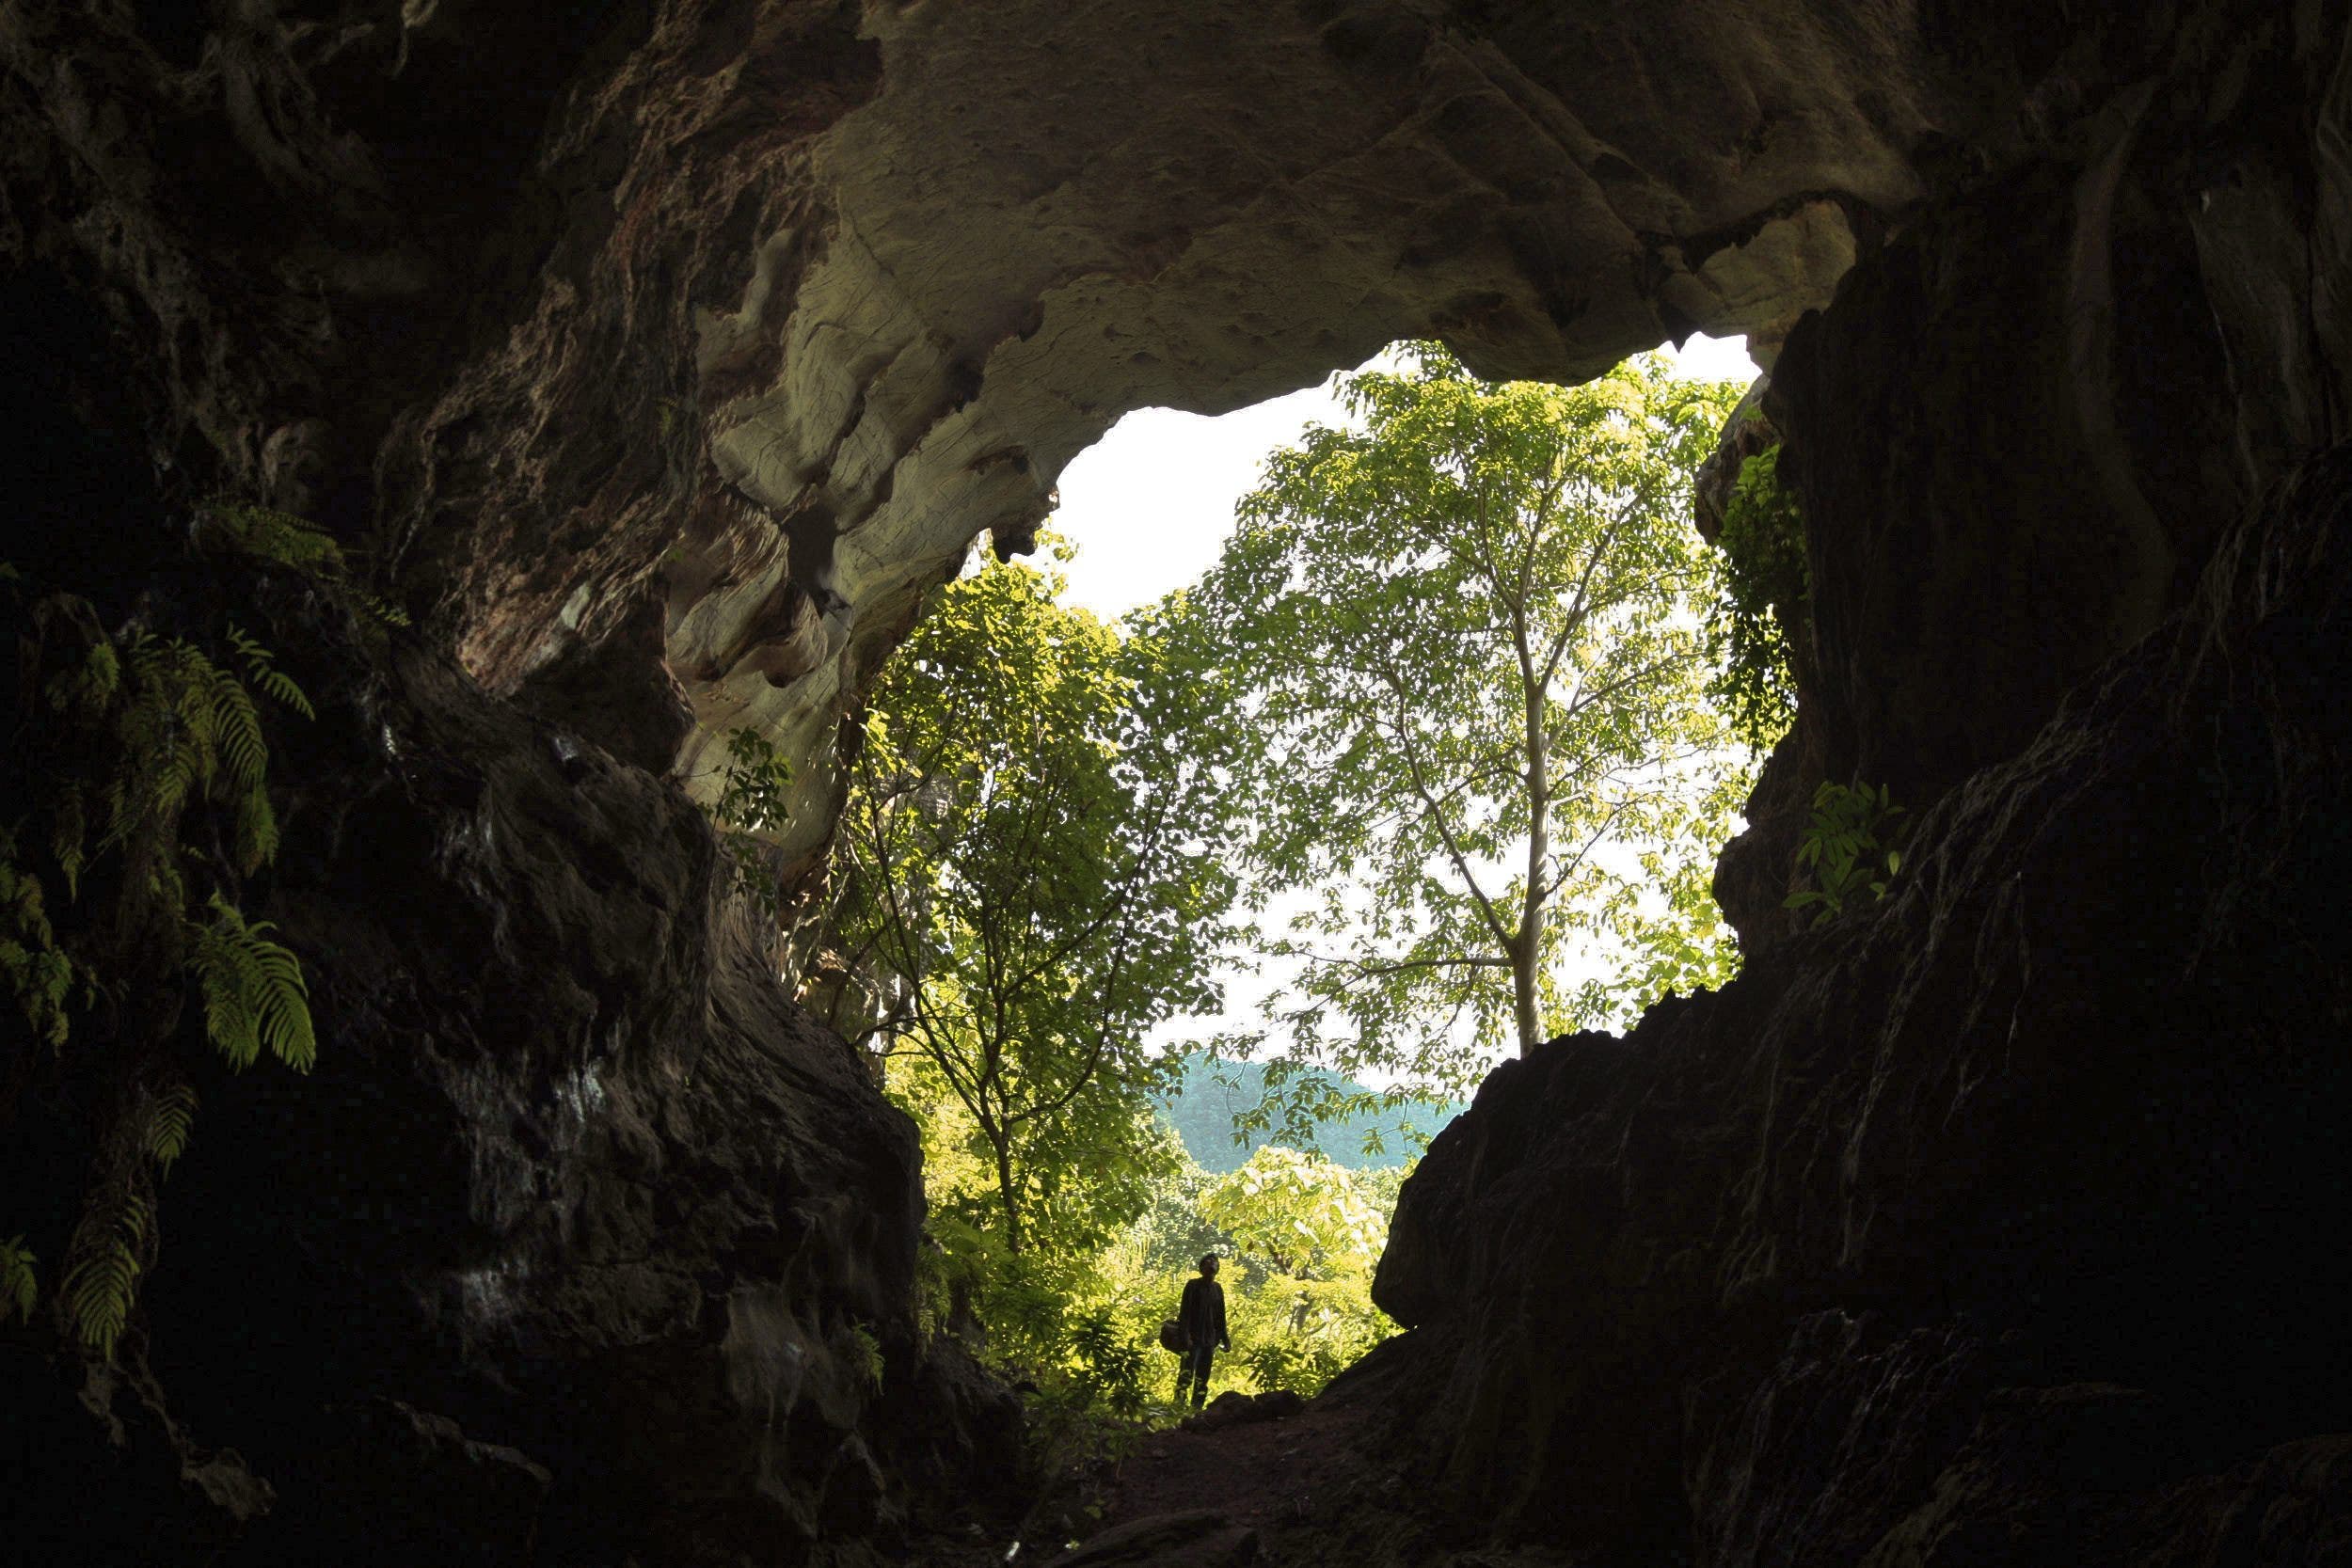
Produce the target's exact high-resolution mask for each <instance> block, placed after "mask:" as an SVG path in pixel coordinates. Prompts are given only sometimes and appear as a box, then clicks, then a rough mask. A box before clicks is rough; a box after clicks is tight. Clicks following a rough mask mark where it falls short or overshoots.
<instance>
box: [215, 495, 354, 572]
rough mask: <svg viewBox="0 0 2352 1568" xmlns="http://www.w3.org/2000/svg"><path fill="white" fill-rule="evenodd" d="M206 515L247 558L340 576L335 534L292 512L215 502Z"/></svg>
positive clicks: (340, 547)
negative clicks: (251, 557) (248, 556)
mask: <svg viewBox="0 0 2352 1568" xmlns="http://www.w3.org/2000/svg"><path fill="white" fill-rule="evenodd" d="M205 515H206V516H208V517H210V518H211V519H212V520H213V521H214V522H215V523H217V524H219V525H220V527H221V529H222V531H224V532H226V533H227V534H228V535H229V538H230V543H231V544H233V545H235V546H236V547H237V548H238V549H240V550H242V551H244V552H245V553H246V555H250V556H254V557H257V558H259V559H260V560H262V561H275V562H278V564H279V565H281V566H292V567H293V568H294V570H295V571H298V572H309V573H312V574H314V575H318V574H326V575H332V576H337V577H340V576H342V572H343V549H342V546H341V545H339V544H337V543H336V542H335V538H334V535H332V534H330V533H328V532H327V531H326V530H324V529H321V528H318V527H316V526H314V525H312V524H310V523H309V522H306V521H304V520H303V519H302V518H300V517H297V516H295V515H294V514H293V513H291V512H280V511H278V510H277V509H276V508H274V507H267V506H240V505H237V504H235V503H234V502H229V501H214V502H213V503H211V504H210V505H209V506H207V507H206V508H205Z"/></svg>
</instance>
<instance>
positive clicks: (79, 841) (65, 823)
mask: <svg viewBox="0 0 2352 1568" xmlns="http://www.w3.org/2000/svg"><path fill="white" fill-rule="evenodd" d="M56 800H57V803H56V821H55V822H54V823H52V824H51V825H50V830H49V851H50V853H51V854H53V855H55V856H56V857H57V869H59V870H60V871H62V872H64V873H65V895H66V901H67V902H69V903H71V902H72V900H74V899H75V898H78V897H80V896H81V894H82V867H83V866H84V865H86V864H87V863H88V861H87V856H85V855H84V854H83V852H82V845H83V841H84V839H85V838H87V836H88V831H89V830H88V824H87V822H85V821H84V820H83V817H82V786H81V785H80V784H66V785H64V786H63V787H62V788H60V789H59V790H58V791H57V796H56Z"/></svg>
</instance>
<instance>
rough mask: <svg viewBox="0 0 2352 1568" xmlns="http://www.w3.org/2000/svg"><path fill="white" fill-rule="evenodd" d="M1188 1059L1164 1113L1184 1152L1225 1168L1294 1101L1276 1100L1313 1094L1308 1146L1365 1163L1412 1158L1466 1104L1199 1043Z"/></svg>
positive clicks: (1349, 1162)
mask: <svg viewBox="0 0 2352 1568" xmlns="http://www.w3.org/2000/svg"><path fill="white" fill-rule="evenodd" d="M1181 1064H1182V1069H1183V1077H1182V1078H1181V1080H1179V1081H1178V1082H1177V1083H1176V1084H1175V1085H1172V1086H1171V1087H1170V1089H1169V1090H1168V1095H1167V1097H1166V1099H1164V1100H1163V1101H1162V1102H1161V1103H1162V1106H1163V1108H1164V1113H1163V1114H1164V1115H1165V1116H1166V1117H1167V1119H1168V1124H1169V1125H1170V1126H1171V1127H1173V1128H1174V1129H1175V1131H1176V1134H1177V1136H1178V1137H1180V1138H1182V1139H1183V1140H1184V1152H1185V1153H1186V1154H1187V1155H1189V1156H1190V1157H1191V1158H1192V1159H1193V1160H1194V1161H1195V1162H1197V1163H1198V1164H1200V1166H1201V1167H1202V1168H1203V1169H1204V1170H1208V1171H1212V1172H1216V1173H1218V1174H1222V1173H1224V1172H1226V1171H1230V1170H1237V1169H1239V1168H1240V1167H1241V1165H1242V1164H1244V1163H1245V1162H1246V1161H1248V1158H1249V1155H1250V1151H1251V1150H1252V1149H1253V1148H1256V1147H1258V1146H1259V1145H1261V1144H1262V1143H1263V1142H1265V1141H1266V1140H1267V1133H1268V1131H1269V1129H1270V1127H1271V1124H1272V1121H1273V1119H1274V1116H1275V1114H1276V1113H1277V1111H1279V1110H1286V1109H1287V1105H1286V1104H1285V1105H1280V1106H1277V1105H1272V1104H1270V1103H1269V1101H1273V1100H1277V1099H1280V1100H1284V1101H1297V1100H1300V1099H1302V1097H1305V1096H1308V1095H1311V1096H1312V1098H1313V1110H1314V1112H1315V1114H1314V1117H1313V1118H1312V1119H1313V1121H1314V1123H1315V1127H1314V1132H1313V1134H1312V1136H1311V1140H1310V1141H1309V1142H1308V1143H1307V1144H1306V1145H1305V1147H1307V1148H1311V1149H1313V1150H1314V1151H1315V1152H1316V1153H1318V1154H1321V1155H1323V1156H1324V1157H1326V1158H1327V1159H1329V1160H1332V1161H1334V1162H1336V1163H1337V1164H1343V1165H1346V1166H1349V1167H1350V1168H1352V1169H1359V1170H1361V1169H1368V1168H1376V1167H1381V1166H1391V1165H1400V1164H1406V1163H1408V1162H1410V1161H1411V1160H1412V1159H1413V1158H1414V1156H1415V1155H1417V1154H1418V1153H1419V1152H1420V1151H1421V1149H1422V1147H1423V1146H1425V1145H1426V1144H1427V1143H1428V1141H1429V1138H1430V1136H1431V1135H1432V1134H1433V1133H1435V1132H1437V1131H1438V1128H1440V1127H1442V1126H1444V1125H1445V1124H1446V1123H1447V1122H1449V1121H1452V1120H1453V1119H1454V1117H1456V1116H1458V1115H1460V1114H1461V1111H1462V1102H1461V1101H1434V1102H1424V1101H1419V1100H1417V1099H1415V1098H1414V1097H1411V1096H1409V1095H1406V1094H1403V1093H1398V1094H1394V1095H1391V1093H1389V1092H1387V1091H1384V1090H1379V1089H1374V1088H1371V1087H1369V1086H1367V1085H1363V1084H1360V1083H1359V1082H1357V1081H1356V1080H1354V1079H1352V1078H1346V1077H1343V1076H1337V1075H1326V1076H1325V1077H1324V1079H1323V1081H1321V1082H1305V1081H1302V1080H1304V1079H1307V1078H1310V1077H1311V1076H1312V1075H1309V1074H1299V1073H1296V1072H1293V1073H1290V1074H1288V1075H1286V1074H1285V1072H1284V1070H1283V1068H1282V1067H1280V1066H1276V1067H1274V1068H1273V1069H1272V1071H1271V1073H1269V1070H1268V1067H1267V1064H1264V1063H1262V1062H1251V1061H1220V1060H1218V1059H1217V1058H1216V1057H1214V1056H1210V1055H1208V1054H1206V1053H1201V1052H1197V1051H1195V1052H1187V1053H1184V1056H1183V1057H1182V1058H1181ZM1326 1090H1327V1091H1328V1092H1327V1094H1326V1093H1325V1091H1326ZM1199 1250H1200V1249H1199V1248H1197V1247H1196V1248H1195V1249H1194V1251H1195V1252H1196V1253H1198V1252H1199Z"/></svg>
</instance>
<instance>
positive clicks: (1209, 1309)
mask: <svg viewBox="0 0 2352 1568" xmlns="http://www.w3.org/2000/svg"><path fill="white" fill-rule="evenodd" d="M1176 1322H1177V1323H1179V1324H1180V1325H1182V1326H1183V1328H1184V1346H1185V1350H1184V1362H1183V1365H1182V1366H1180V1367H1179V1368H1178V1370H1177V1372H1176V1402H1177V1403H1178V1404H1182V1403H1184V1385H1185V1384H1187V1383H1189V1384H1191V1385H1192V1407H1193V1408H1194V1409H1195V1410H1198V1409H1200V1406H1201V1405H1202V1404H1203V1403H1205V1402H1207V1400H1208V1397H1209V1363H1210V1362H1211V1361H1212V1360H1214V1359H1215V1358H1216V1352H1217V1350H1218V1348H1219V1347H1220V1346H1222V1347H1223V1348H1224V1349H1226V1350H1232V1348H1233V1338H1232V1335H1230V1334H1228V1333H1226V1332H1225V1287H1224V1286H1222V1285H1219V1284H1218V1283H1217V1282H1216V1253H1214V1252H1212V1253H1208V1254H1206V1255H1204V1256H1203V1257H1202V1258H1201V1259H1200V1278H1198V1279H1187V1280H1185V1281H1184V1300H1182V1301H1180V1302H1178V1303H1177V1304H1176Z"/></svg>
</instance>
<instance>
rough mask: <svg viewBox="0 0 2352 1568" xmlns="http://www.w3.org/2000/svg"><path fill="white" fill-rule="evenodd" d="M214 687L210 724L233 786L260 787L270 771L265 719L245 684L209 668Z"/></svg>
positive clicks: (209, 710) (208, 719)
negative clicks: (266, 770) (263, 735)
mask: <svg viewBox="0 0 2352 1568" xmlns="http://www.w3.org/2000/svg"><path fill="white" fill-rule="evenodd" d="M206 673H207V675H208V676H209V677H210V679H209V681H208V683H207V684H209V685H210V686H211V687H212V691H211V693H210V701H209V702H208V703H207V704H206V708H207V721H208V722H209V723H210V725H211V727H212V733H213V735H214V736H215V739H216V740H217V742H218V746H219V752H220V760H221V763H222V764H223V766H224V768H225V769H226V771H227V772H228V775H229V779H230V783H232V784H236V785H238V786H239V787H241V788H244V789H258V788H260V787H261V784H262V772H263V771H264V770H265V769H266V768H268V767H269V743H268V742H267V741H265V740H264V739H263V738H262V716H261V714H260V713H259V712H258V711H256V710H255V708H254V706H253V698H252V695H251V694H250V693H249V692H247V691H246V689H245V685H244V683H243V682H241V681H239V680H238V679H237V677H236V676H234V675H232V674H230V673H229V672H228V671H226V670H215V669H210V668H209V667H208V669H207V671H206Z"/></svg>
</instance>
